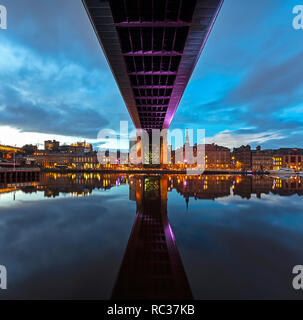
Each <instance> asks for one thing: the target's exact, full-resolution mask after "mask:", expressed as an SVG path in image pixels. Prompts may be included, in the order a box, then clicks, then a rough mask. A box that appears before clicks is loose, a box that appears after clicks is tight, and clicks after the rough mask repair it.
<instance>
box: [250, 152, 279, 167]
mask: <svg viewBox="0 0 303 320" xmlns="http://www.w3.org/2000/svg"><path fill="white" fill-rule="evenodd" d="M273 161H274V160H273V155H272V153H271V152H270V150H261V147H260V146H258V147H257V148H256V150H254V151H252V168H251V169H252V170H253V171H263V172H264V171H269V170H272V169H273Z"/></svg>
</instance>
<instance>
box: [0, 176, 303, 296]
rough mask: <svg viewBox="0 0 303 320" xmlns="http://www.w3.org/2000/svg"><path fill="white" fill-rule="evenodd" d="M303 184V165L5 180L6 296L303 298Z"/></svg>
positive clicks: (0, 248) (0, 201)
mask: <svg viewBox="0 0 303 320" xmlns="http://www.w3.org/2000/svg"><path fill="white" fill-rule="evenodd" d="M302 195H303V180H302V181H301V179H300V178H299V177H293V178H291V179H279V178H271V177H268V176H251V177H248V176H228V175H209V176H201V177H198V176H195V177H190V176H185V175H162V176H160V175H130V174H66V175H60V174H55V173H49V174H43V175H41V177H40V179H39V181H35V182H24V183H19V184H11V185H0V265H4V266H5V267H6V269H7V285H8V287H7V290H0V298H1V299H11V298H14V299H37V298H39V299H138V298H139V299H149V298H153V299H166V298H170V299H191V298H194V299H213V298H215V299H234V298H242V299H252V298H259V299H268V298H302V297H303V295H302V293H301V292H300V291H296V290H294V288H293V286H292V280H293V278H294V275H293V274H292V269H293V267H294V266H295V265H299V264H301V265H302V264H303V250H302V249H303V210H302ZM301 291H302V290H301Z"/></svg>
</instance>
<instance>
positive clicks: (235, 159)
mask: <svg viewBox="0 0 303 320" xmlns="http://www.w3.org/2000/svg"><path fill="white" fill-rule="evenodd" d="M232 164H233V166H234V168H235V169H237V170H251V167H252V154H251V148H250V146H249V145H247V146H241V147H239V148H234V150H233V154H232Z"/></svg>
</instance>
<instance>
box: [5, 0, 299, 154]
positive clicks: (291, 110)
mask: <svg viewBox="0 0 303 320" xmlns="http://www.w3.org/2000/svg"><path fill="white" fill-rule="evenodd" d="M0 4H2V5H5V6H6V8H7V11H8V29H7V30H0V82H1V85H0V143H2V144H10V145H18V146H22V145H24V144H25V143H42V142H43V141H44V140H45V139H53V138H56V139H59V140H60V141H61V142H62V143H63V142H67V143H68V142H71V141H75V140H79V139H86V140H88V141H92V142H95V141H96V138H97V134H98V131H99V130H100V129H102V128H105V127H108V128H112V129H115V130H117V131H118V129H119V121H120V120H127V121H130V122H131V120H130V117H129V115H128V112H127V110H126V107H125V105H124V103H123V100H122V98H121V95H120V93H119V90H118V87H117V85H116V83H115V81H114V79H113V76H112V74H111V71H110V69H109V67H108V65H107V62H106V60H105V57H104V55H103V53H102V50H101V48H100V46H99V43H98V41H97V39H96V36H95V34H94V32H93V30H92V27H91V25H90V22H89V20H88V17H87V15H86V12H85V10H84V8H83V5H82V3H81V0H64V1H62V0H0ZM297 4H298V0H288V1H285V0H254V1H250V0H225V3H224V5H223V7H222V10H221V12H220V15H219V17H218V19H217V22H216V24H215V26H214V29H213V31H212V33H211V35H210V38H209V40H208V42H207V44H206V48H205V50H204V52H203V53H202V56H201V58H200V60H199V63H198V64H197V67H196V69H195V71H194V74H193V76H192V78H191V81H190V83H189V85H188V87H187V89H186V92H185V94H184V96H183V98H182V101H181V104H180V106H179V108H178V110H177V113H176V115H175V117H174V120H173V122H172V125H171V129H175V128H193V129H197V128H205V129H206V136H207V140H208V142H216V143H218V144H221V145H226V146H229V147H235V146H239V145H241V144H247V143H249V144H251V145H252V146H256V145H258V144H261V145H262V146H263V147H264V148H266V147H280V146H281V147H287V146H290V147H292V146H297V147H303V141H302V139H301V137H302V136H303V117H302V116H303V99H302V96H303V85H302V81H303V63H302V62H303V30H295V29H293V27H292V20H293V18H294V14H293V13H292V9H293V7H294V6H295V5H297ZM130 129H132V128H130Z"/></svg>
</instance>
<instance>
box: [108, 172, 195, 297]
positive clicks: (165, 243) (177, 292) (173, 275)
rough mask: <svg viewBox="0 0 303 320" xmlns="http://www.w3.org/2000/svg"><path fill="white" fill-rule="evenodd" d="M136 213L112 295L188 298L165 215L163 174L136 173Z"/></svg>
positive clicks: (132, 186)
mask: <svg viewBox="0 0 303 320" xmlns="http://www.w3.org/2000/svg"><path fill="white" fill-rule="evenodd" d="M130 188H132V189H133V190H134V191H135V197H136V202H137V215H136V219H135V223H134V226H133V229H132V232H131V235H130V238H129V241H128V245H127V248H126V252H125V255H124V258H123V261H122V265H121V268H120V272H119V275H118V279H117V282H116V285H115V288H114V290H113V294H112V298H113V299H191V298H192V294H191V290H190V287H189V284H188V281H187V277H186V274H185V271H184V267H183V264H182V261H181V257H180V255H179V252H178V248H177V245H176V241H175V238H174V235H173V232H172V229H171V227H170V224H169V221H168V217H167V188H168V178H167V176H161V177H136V178H134V179H132V180H131V184H130Z"/></svg>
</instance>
